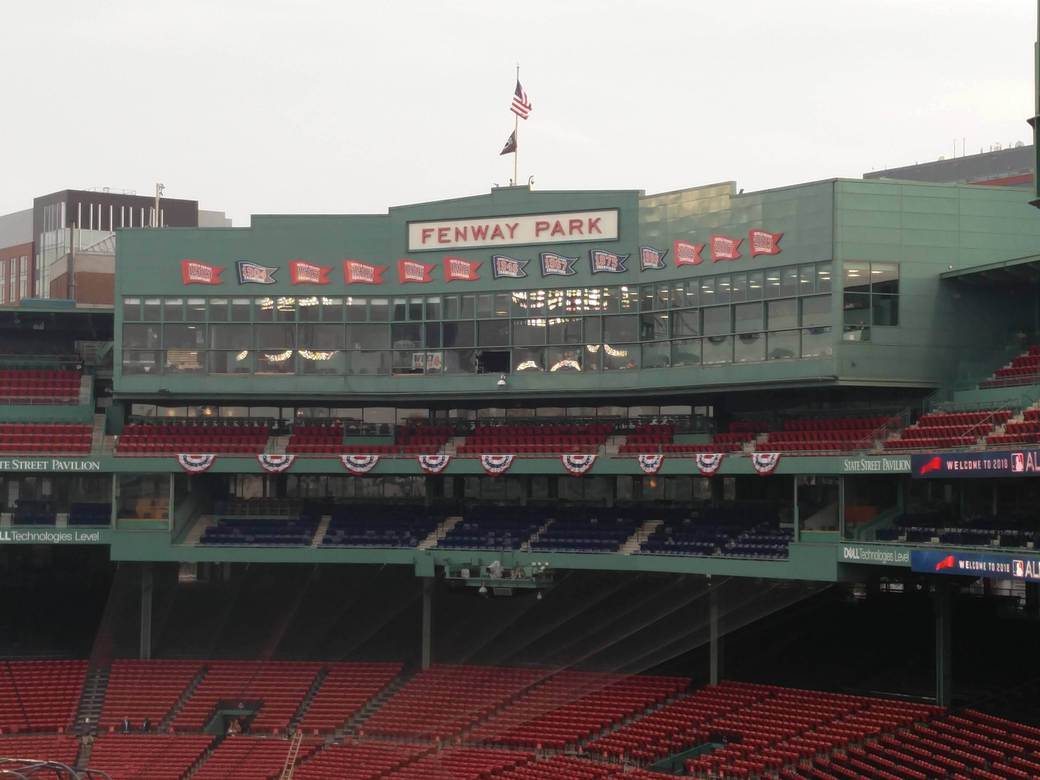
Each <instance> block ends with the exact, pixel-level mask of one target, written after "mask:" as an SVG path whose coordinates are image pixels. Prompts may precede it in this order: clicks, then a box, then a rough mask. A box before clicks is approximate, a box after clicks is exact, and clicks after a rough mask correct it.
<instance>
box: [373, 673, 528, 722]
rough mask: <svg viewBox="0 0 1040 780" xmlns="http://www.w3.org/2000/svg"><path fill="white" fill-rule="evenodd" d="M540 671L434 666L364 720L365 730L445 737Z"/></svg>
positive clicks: (517, 690) (515, 691) (525, 684)
mask: <svg viewBox="0 0 1040 780" xmlns="http://www.w3.org/2000/svg"><path fill="white" fill-rule="evenodd" d="M543 674H544V673H543V672H540V671H538V670H535V669H515V668H492V667H484V666H441V665H434V666H432V667H431V668H430V669H427V670H425V671H422V672H419V673H418V674H417V675H415V676H414V677H413V678H412V679H411V680H409V681H408V682H407V683H406V684H405V685H404V687H403V688H401V690H399V691H398V692H397V693H396V694H394V696H393V697H392V698H391V699H390V700H389V701H388V702H386V704H384V705H383V706H382V707H381V708H380V709H379V710H378V711H377V712H375V713H374V714H373V715H372V717H371V718H369V719H368V720H367V721H365V723H364V724H363V730H364V734H367V735H373V736H380V737H401V738H412V739H431V740H432V739H439V740H446V739H448V738H449V737H451V736H452V735H454V734H457V733H458V732H460V731H461V730H462V729H463V728H465V727H466V726H468V725H469V724H471V723H472V722H474V721H475V720H477V719H478V718H481V717H484V716H485V715H487V714H488V713H490V712H492V711H493V710H495V709H496V708H497V707H499V706H501V705H502V704H503V703H505V702H506V701H508V700H509V699H511V698H512V697H514V696H516V695H517V694H519V693H520V692H521V691H523V690H524V689H525V688H527V687H529V686H530V685H533V684H534V683H535V682H537V681H538V680H539V679H541V677H542V676H543Z"/></svg>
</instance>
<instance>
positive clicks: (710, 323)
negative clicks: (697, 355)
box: [701, 288, 733, 362]
mask: <svg viewBox="0 0 1040 780" xmlns="http://www.w3.org/2000/svg"><path fill="white" fill-rule="evenodd" d="M702 289H703V288H702ZM729 309H730V307H729V306H714V307H712V308H708V309H701V311H702V312H703V314H704V335H705V336H717V335H721V334H725V333H732V332H733V323H732V322H730V311H729ZM706 354H707V348H705V355H706ZM705 362H707V361H705Z"/></svg>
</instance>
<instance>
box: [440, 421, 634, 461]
mask: <svg viewBox="0 0 1040 780" xmlns="http://www.w3.org/2000/svg"><path fill="white" fill-rule="evenodd" d="M613 428H614V426H613V425H611V424H609V423H586V424H565V423H558V424H557V423H554V424H546V425H487V426H482V427H478V428H477V429H476V430H475V431H473V433H471V434H470V435H469V436H467V437H466V439H465V441H464V442H463V443H462V444H460V445H459V447H458V453H459V454H460V455H480V454H483V453H512V454H516V455H526V454H541V453H550V454H551V453H566V452H585V453H595V452H598V451H599V448H600V447H602V446H603V445H604V444H606V441H607V437H608V436H609V435H610V434H611V432H612V431H613Z"/></svg>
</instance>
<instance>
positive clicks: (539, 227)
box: [534, 219, 549, 236]
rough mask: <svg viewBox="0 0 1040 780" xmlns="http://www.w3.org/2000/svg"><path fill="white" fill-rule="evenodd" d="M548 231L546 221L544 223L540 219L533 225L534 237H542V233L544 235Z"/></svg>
mask: <svg viewBox="0 0 1040 780" xmlns="http://www.w3.org/2000/svg"><path fill="white" fill-rule="evenodd" d="M548 229H549V223H548V221H546V220H544V219H540V220H538V221H537V222H535V223H534V234H535V236H540V235H542V233H544V232H545V231H546V230H548Z"/></svg>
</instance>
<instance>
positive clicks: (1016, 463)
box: [1011, 452, 1026, 563]
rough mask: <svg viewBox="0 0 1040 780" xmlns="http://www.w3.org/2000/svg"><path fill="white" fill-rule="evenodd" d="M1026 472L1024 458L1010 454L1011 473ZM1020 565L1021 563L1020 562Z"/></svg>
mask: <svg viewBox="0 0 1040 780" xmlns="http://www.w3.org/2000/svg"><path fill="white" fill-rule="evenodd" d="M1025 470H1026V456H1025V455H1023V454H1022V453H1021V452H1012V453H1011V471H1012V472H1014V473H1015V474H1022V473H1024V472H1025ZM1020 563H1021V561H1020Z"/></svg>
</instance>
